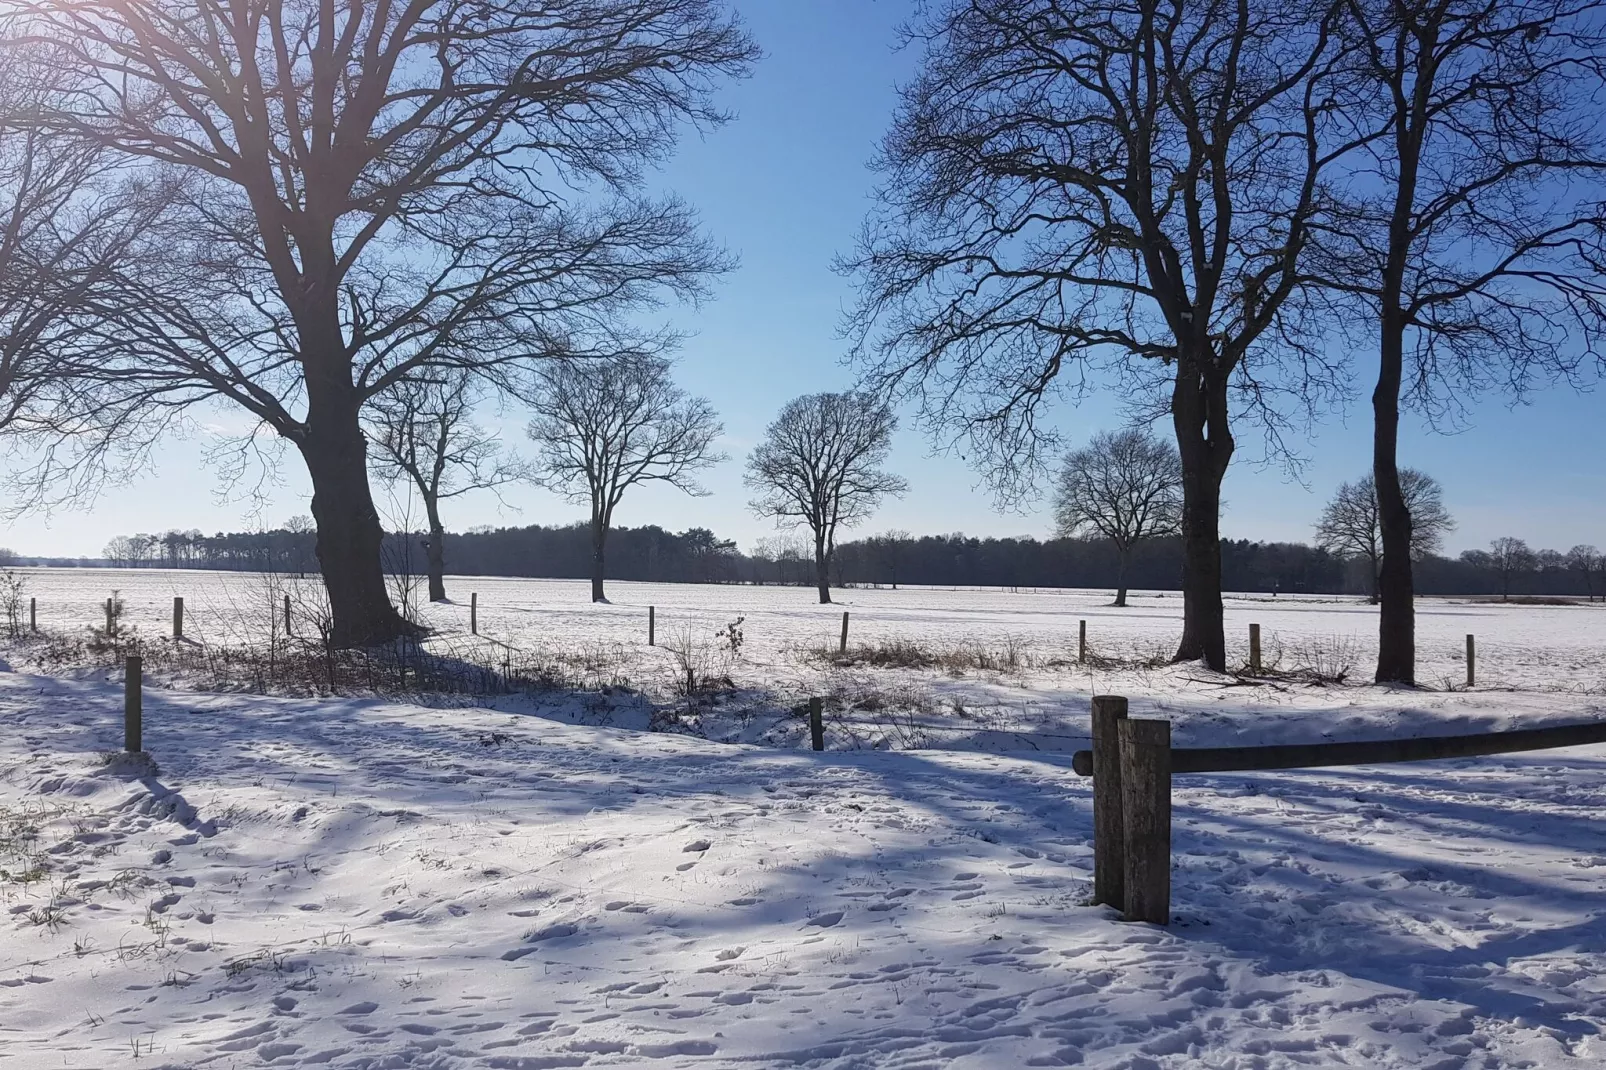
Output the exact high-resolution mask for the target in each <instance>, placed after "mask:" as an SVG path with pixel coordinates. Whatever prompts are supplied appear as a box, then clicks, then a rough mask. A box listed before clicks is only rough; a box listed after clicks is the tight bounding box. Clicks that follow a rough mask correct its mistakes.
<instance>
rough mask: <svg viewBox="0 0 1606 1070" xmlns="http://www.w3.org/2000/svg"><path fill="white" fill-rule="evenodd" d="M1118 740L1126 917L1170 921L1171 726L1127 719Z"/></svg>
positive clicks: (1159, 923) (1158, 722)
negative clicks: (1119, 747) (1124, 855)
mask: <svg viewBox="0 0 1606 1070" xmlns="http://www.w3.org/2000/svg"><path fill="white" fill-rule="evenodd" d="M1119 732H1120V736H1121V819H1122V824H1123V828H1124V831H1125V835H1124V837H1123V843H1122V847H1123V850H1124V851H1125V854H1126V859H1125V861H1126V872H1125V882H1124V883H1125V887H1124V888H1123V889H1122V890H1123V892H1124V893H1125V895H1126V904H1125V912H1124V917H1125V918H1126V920H1127V921H1147V922H1152V923H1154V924H1155V925H1165V924H1167V923H1168V922H1170V920H1171V722H1170V721H1160V720H1126V721H1122V722H1121V723H1120V727H1119Z"/></svg>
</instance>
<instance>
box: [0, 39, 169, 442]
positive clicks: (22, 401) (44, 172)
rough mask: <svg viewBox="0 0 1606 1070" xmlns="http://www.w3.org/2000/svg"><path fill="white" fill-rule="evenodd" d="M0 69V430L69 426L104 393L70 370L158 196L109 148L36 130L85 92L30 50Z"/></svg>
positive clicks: (15, 432)
mask: <svg viewBox="0 0 1606 1070" xmlns="http://www.w3.org/2000/svg"><path fill="white" fill-rule="evenodd" d="M6 58H7V60H8V62H6V63H5V64H4V65H0V431H3V432H5V433H6V434H8V435H12V436H23V435H28V434H29V433H37V432H41V431H46V432H48V431H52V430H54V431H58V432H67V433H70V432H71V431H72V430H73V429H74V427H75V421H76V420H77V419H79V418H82V416H83V415H84V414H86V413H88V412H92V411H94V410H95V409H96V408H97V407H98V405H99V403H100V401H101V399H100V397H99V396H98V395H97V394H96V392H95V391H94V388H93V384H90V383H84V382H80V381H78V380H77V379H76V378H75V377H74V376H72V375H71V374H70V370H71V368H72V367H73V365H74V363H75V358H76V357H78V356H80V355H82V354H83V353H84V352H86V351H90V350H93V349H94V348H95V347H96V346H97V344H98V341H99V336H100V334H101V333H102V332H101V326H102V325H103V324H104V323H105V322H106V319H107V317H109V316H112V315H115V313H116V311H117V309H118V308H119V307H120V306H121V304H122V303H123V302H124V301H125V299H126V295H125V294H124V293H123V291H122V288H121V286H120V285H119V281H120V278H121V276H122V274H123V272H124V271H125V270H126V269H127V268H128V267H129V266H130V265H132V264H134V263H137V262H138V261H139V259H140V257H141V253H142V251H143V250H142V248H141V237H142V235H143V233H144V232H145V230H146V229H147V227H149V226H150V225H151V223H152V222H153V221H154V219H156V218H157V217H159V216H160V214H161V212H162V210H163V209H164V207H165V205H166V202H165V199H164V194H165V192H166V191H164V190H163V189H162V188H161V187H160V186H154V187H153V186H145V185H142V184H141V183H140V182H138V181H136V176H132V175H130V174H127V173H125V172H124V171H122V170H120V169H119V168H118V167H117V166H116V160H115V159H113V158H111V154H109V153H108V152H107V151H106V150H105V149H103V148H102V147H101V146H99V145H97V144H95V143H94V142H92V141H88V140H85V139H82V138H72V137H62V136H59V135H55V134H52V133H51V132H49V131H47V130H44V129H41V128H40V126H39V122H38V120H39V117H40V116H41V115H42V114H45V113H47V112H49V111H50V110H52V109H54V108H56V107H59V106H60V105H61V103H62V101H63V99H65V98H66V97H68V96H69V95H70V94H72V93H73V92H75V91H76V90H78V89H79V88H81V85H82V79H81V78H79V77H77V76H76V75H73V74H72V73H71V72H62V71H56V70H53V69H51V67H50V66H49V65H48V64H46V63H45V62H43V59H44V57H42V56H41V54H40V52H39V50H38V49H17V50H15V51H13V52H12V53H11V54H9V55H8V56H7V57H6Z"/></svg>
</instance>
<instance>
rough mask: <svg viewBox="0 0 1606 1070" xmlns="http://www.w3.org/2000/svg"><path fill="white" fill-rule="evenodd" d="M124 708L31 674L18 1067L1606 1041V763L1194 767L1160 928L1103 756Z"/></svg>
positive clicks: (479, 718) (748, 1059)
mask: <svg viewBox="0 0 1606 1070" xmlns="http://www.w3.org/2000/svg"><path fill="white" fill-rule="evenodd" d="M1039 686H1041V685H1039ZM1060 701H1062V702H1063V704H1064V705H1065V707H1066V708H1067V709H1069V708H1071V707H1072V706H1073V705H1076V704H1077V703H1080V704H1081V708H1083V709H1084V710H1085V697H1081V698H1077V697H1076V696H1074V695H1072V694H1070V693H1066V694H1063V695H1061V696H1060ZM120 723H121V706H120V695H119V694H118V692H117V690H116V689H115V687H108V686H106V685H103V684H95V683H91V682H63V681H57V680H50V679H45V678H40V677H30V676H25V675H21V674H0V769H3V773H0V869H5V870H7V871H8V872H9V874H10V878H9V879H6V880H3V881H0V1067H9V1066H14V1067H19V1068H29V1070H32V1068H34V1067H41V1068H42V1067H74V1068H102V1067H109V1066H123V1065H127V1066H141V1067H203V1066H204V1067H214V1068H234V1067H239V1068H245V1067H258V1066H264V1065H267V1066H281V1067H301V1066H329V1067H335V1068H342V1070H356V1068H363V1070H379V1068H429V1070H467V1068H486V1070H491V1068H502V1070H536V1068H548V1067H593V1068H594V1067H620V1066H643V1067H656V1066H662V1067H685V1068H691V1067H698V1068H701V1067H712V1068H725V1067H787V1066H799V1067H820V1068H830V1070H850V1068H851V1070H868V1068H876V1070H880V1068H892V1070H914V1068H938V1067H952V1068H963V1070H980V1068H986V1070H996V1068H1004V1067H1017V1066H1064V1065H1087V1066H1096V1067H1123V1068H1130V1070H1153V1068H1160V1067H1165V1068H1173V1067H1213V1068H1251V1067H1254V1068H1261V1067H1265V1068H1272V1067H1296V1066H1355V1067H1385V1068H1391V1067H1401V1068H1404V1067H1413V1068H1415V1067H1427V1068H1434V1070H1451V1068H1456V1070H1460V1068H1467V1067H1487V1068H1496V1067H1525V1066H1534V1067H1573V1066H1577V1067H1586V1066H1598V1065H1601V1063H1602V1061H1603V1059H1606V1040H1603V1038H1602V1037H1601V1036H1600V1035H1599V1030H1600V1028H1601V1026H1602V1025H1603V1024H1606V980H1603V978H1606V921H1603V920H1602V919H1601V917H1600V915H1601V913H1602V911H1603V909H1606V908H1603V906H1602V904H1603V903H1606V828H1603V826H1602V825H1601V824H1600V821H1599V815H1600V813H1601V812H1602V809H1603V807H1606V780H1603V775H1602V774H1603V773H1606V748H1583V749H1578V750H1572V751H1562V752H1553V753H1545V754H1534V755H1520V756H1514V757H1512V758H1509V759H1480V760H1477V761H1464V762H1446V763H1432V764H1423V765H1412V766H1391V767H1383V768H1379V769H1350V770H1332V771H1317V772H1308V773H1279V774H1255V775H1240V776H1219V777H1211V778H1192V779H1189V780H1187V781H1181V780H1179V782H1178V789H1179V790H1178V791H1177V799H1176V804H1177V809H1176V830H1177V831H1176V844H1175V849H1176V856H1177V869H1176V875H1175V883H1176V890H1175V894H1174V897H1173V904H1174V908H1175V910H1176V911H1177V913H1178V914H1179V915H1180V918H1181V920H1180V922H1179V923H1178V924H1176V925H1174V926H1173V927H1172V928H1171V929H1170V930H1168V931H1161V930H1156V929H1153V928H1150V927H1145V926H1133V925H1125V924H1122V923H1120V922H1118V921H1116V920H1115V919H1114V918H1113V916H1112V915H1111V914H1110V912H1108V911H1106V910H1103V909H1099V908H1091V907H1087V906H1084V905H1082V904H1083V902H1084V901H1085V898H1086V896H1087V893H1088V882H1089V879H1090V869H1089V867H1090V851H1089V843H1088V837H1089V834H1090V833H1089V821H1088V806H1089V796H1088V792H1087V784H1086V782H1085V781H1082V780H1080V779H1079V778H1076V777H1074V776H1072V775H1071V774H1070V772H1069V768H1068V764H1069V763H1068V755H1062V756H1052V757H1048V758H1041V757H1039V758H1032V757H1028V756H1022V755H1019V754H1015V755H995V754H978V753H962V752H948V751H944V752H937V751H905V752H895V753H872V752H850V753H828V754H825V755H813V754H808V753H805V752H795V751H794V752H783V751H776V750H766V749H759V748H749V747H730V746H721V745H716V744H711V743H707V742H704V741H700V740H695V739H688V738H683V737H678V736H668V735H657V734H646V733H632V732H625V731H619V730H613V729H605V728H590V727H580V726H574V725H567V724H560V723H555V722H553V721H550V720H546V719H543V718H540V717H536V716H530V715H527V714H526V715H513V714H509V713H507V712H494V711H489V710H432V709H423V708H419V707H413V706H407V705H400V704H386V703H378V702H357V701H326V702H314V701H289V700H273V699H260V698H248V697H235V696H224V697H219V696H205V695H195V694H180V693H171V692H168V693H153V694H152V695H151V696H150V699H149V701H148V705H147V730H146V739H147V746H148V747H149V748H150V749H151V751H152V752H153V753H154V754H155V755H156V757H157V759H158V760H159V762H160V763H161V767H162V768H161V772H160V774H159V775H158V776H155V777H153V778H148V779H144V780H131V779H126V778H121V777H116V776H110V775H106V774H104V773H101V772H99V771H98V769H97V764H96V752H97V751H100V750H104V749H106V748H108V747H111V746H113V745H115V743H116V741H117V738H118V735H117V733H118V730H119V726H120ZM1279 723H1280V724H1281V725H1282V726H1283V727H1284V728H1285V729H1287V728H1288V725H1289V724H1291V721H1288V720H1284V721H1282V722H1279ZM1068 727H1071V728H1076V727H1079V726H1078V725H1075V724H1070V725H1068ZM1080 727H1085V721H1084V722H1083V724H1082V725H1081V726H1080ZM1244 729H1245V725H1244V723H1243V720H1242V719H1241V718H1226V719H1222V718H1220V717H1216V718H1212V717H1209V716H1203V715H1201V716H1198V717H1197V718H1196V719H1195V720H1194V721H1193V722H1192V725H1191V727H1190V728H1189V729H1188V731H1189V732H1190V733H1191V737H1190V738H1191V739H1192V740H1193V741H1194V742H1198V743H1201V744H1203V743H1208V742H1214V741H1221V742H1226V741H1238V740H1241V739H1242V738H1243V732H1244ZM1289 730H1291V729H1289ZM30 830H31V832H30ZM19 876H23V877H25V878H26V879H18V877H19Z"/></svg>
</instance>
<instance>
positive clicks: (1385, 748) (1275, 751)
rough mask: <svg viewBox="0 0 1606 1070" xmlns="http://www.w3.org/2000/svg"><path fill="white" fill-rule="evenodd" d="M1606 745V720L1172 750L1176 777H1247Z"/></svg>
mask: <svg viewBox="0 0 1606 1070" xmlns="http://www.w3.org/2000/svg"><path fill="white" fill-rule="evenodd" d="M1591 743H1606V721H1591V722H1588V723H1586V724H1565V725H1555V726H1553V727H1549V728H1520V729H1515V730H1512V731H1506V732H1478V733H1475V734H1473V735H1466V736H1427V737H1423V738H1418V739H1371V740H1360V741H1357V742H1353V743H1295V744H1290V745H1286V746H1274V747H1195V748H1179V749H1173V750H1172V751H1171V772H1172V775H1176V774H1179V773H1247V772H1252V771H1255V770H1263V769H1320V768H1324V767H1327V766H1334V765H1387V764H1390V763H1393V762H1426V761H1433V760H1435V759H1441V758H1472V757H1476V756H1478V755H1483V754H1510V753H1515V752H1518V751H1529V750H1551V749H1554V748H1557V747H1581V746H1586V745H1588V744H1591ZM1071 768H1072V769H1074V770H1075V771H1076V772H1077V773H1078V774H1079V775H1081V776H1091V775H1092V774H1093V752H1092V751H1085V750H1079V751H1077V752H1076V753H1075V754H1074V755H1073V756H1072V758H1071Z"/></svg>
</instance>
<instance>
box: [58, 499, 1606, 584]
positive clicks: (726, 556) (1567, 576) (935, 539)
mask: <svg viewBox="0 0 1606 1070" xmlns="http://www.w3.org/2000/svg"><path fill="white" fill-rule="evenodd" d="M591 536H592V532H591V525H590V523H589V522H587V521H581V522H578V523H574V524H569V525H562V526H542V525H531V526H525V527H499V528H478V529H474V530H471V531H467V532H462V533H456V532H449V533H447V535H446V540H445V547H446V555H447V557H448V558H449V559H450V560H451V561H452V562H453V566H454V571H456V572H458V573H460V574H462V575H483V576H528V577H540V578H552V579H589V578H590V577H591V575H592V567H593V563H594V560H593V557H592V541H591ZM429 538H430V536H429V534H428V533H427V532H413V533H411V534H402V533H393V534H389V535H387V536H386V554H385V559H386V567H387V569H388V570H391V571H397V572H399V571H407V570H416V571H419V572H421V573H422V572H423V571H424V570H425V568H426V567H427V566H426V564H425V555H423V554H422V553H416V552H414V551H416V550H418V549H420V548H421V544H422V543H425V542H427V541H428V540H429ZM610 545H611V550H610V553H609V557H608V576H609V578H612V579H619V580H633V581H644V582H658V583H743V584H784V585H794V586H800V587H812V586H815V584H816V583H817V579H818V576H817V571H816V564H817V562H816V561H815V558H814V547H813V540H812V538H809V537H807V536H801V535H777V536H774V537H772V538H767V539H761V540H759V542H758V543H757V544H756V545H755V546H754V547H753V549H752V551H751V552H750V553H746V554H744V553H741V552H740V551H739V550H738V549H737V547H736V544H735V543H734V542H733V541H731V540H728V539H720V538H719V537H717V536H716V535H715V534H714V533H713V532H711V531H709V530H707V529H706V528H691V529H688V530H686V531H683V532H680V533H678V534H677V533H674V532H668V531H665V530H663V529H662V528H659V527H656V526H652V525H649V526H646V527H639V528H629V527H621V528H617V529H615V530H614V532H613V535H612V538H611V540H610ZM1221 554H1222V575H1223V577H1224V578H1225V585H1226V589H1228V590H1232V591H1251V592H1263V593H1271V594H1279V593H1280V594H1295V593H1298V594H1354V595H1366V594H1368V593H1370V592H1371V591H1372V587H1373V578H1374V577H1375V568H1374V566H1373V565H1372V564H1371V562H1370V561H1368V560H1366V559H1365V558H1362V557H1357V556H1346V555H1340V554H1335V553H1333V552H1331V551H1329V550H1327V549H1324V548H1322V547H1320V546H1310V545H1305V544H1302V543H1263V542H1251V541H1249V540H1246V539H1239V540H1233V539H1229V540H1226V541H1224V542H1223V543H1222V545H1221ZM1122 556H1123V555H1122V553H1121V551H1120V548H1119V547H1118V546H1117V545H1116V544H1115V543H1114V542H1113V541H1112V540H1110V539H1105V538H1098V537H1095V538H1053V539H1043V540H1039V539H1034V538H1028V537H1021V538H977V537H973V536H966V535H963V534H952V535H924V536H912V535H910V534H909V533H908V532H902V531H889V532H886V533H883V534H878V535H872V536H868V537H865V538H861V539H854V540H851V541H847V542H843V543H842V544H841V545H840V546H838V547H837V548H836V552H835V554H834V555H833V557H832V559H831V564H830V569H831V575H830V582H831V583H833V584H835V585H837V586H850V585H851V586H867V585H875V586H881V587H893V588H896V587H898V586H900V585H917V586H938V587H950V586H957V587H1002V588H1025V587H1032V588H1093V589H1098V588H1105V587H1115V586H1117V584H1119V583H1120V582H1122V581H1123V579H1124V580H1125V581H1126V582H1128V583H1130V584H1131V585H1133V586H1136V587H1138V588H1140V589H1147V590H1159V591H1170V590H1174V589H1175V588H1176V586H1177V581H1178V579H1179V577H1180V576H1181V574H1182V562H1183V554H1182V544H1181V541H1180V540H1179V539H1178V538H1177V537H1175V536H1166V537H1158V538H1155V539H1152V540H1145V541H1143V542H1141V543H1140V544H1136V545H1134V546H1133V548H1132V549H1131V552H1130V553H1129V554H1127V555H1126V557H1127V560H1126V563H1125V564H1124V565H1123V563H1122V561H1121V558H1122ZM34 563H59V564H79V563H81V562H78V561H68V560H63V561H60V562H46V561H42V560H39V559H34ZM99 563H103V564H106V565H111V566H118V567H125V568H203V569H222V570H235V571H262V572H280V573H304V572H309V571H315V570H316V556H315V535H314V534H313V532H312V530H311V527H310V525H309V524H306V523H304V522H303V521H302V520H301V519H299V518H298V519H296V520H292V522H290V523H288V524H286V525H285V526H284V527H283V528H279V529H275V530H271V531H260V532H233V533H219V534H216V535H201V534H200V533H199V532H193V531H191V532H183V531H171V532H166V533H164V534H160V535H134V536H119V537H117V538H115V539H113V540H112V541H111V542H110V543H109V544H108V545H107V547H106V552H105V554H104V555H103V558H102V561H101V562H99ZM1418 571H1419V574H1420V576H1421V589H1422V591H1423V593H1426V594H1440V595H1483V594H1505V595H1508V596H1509V595H1567V596H1584V597H1591V598H1593V597H1603V598H1606V559H1603V557H1602V555H1601V554H1600V553H1598V552H1595V551H1594V550H1593V548H1591V547H1578V548H1575V549H1574V550H1573V551H1572V552H1571V553H1566V554H1563V553H1559V552H1556V551H1552V550H1539V551H1528V550H1527V548H1526V546H1525V545H1524V544H1522V543H1521V541H1520V540H1508V539H1499V540H1496V541H1495V549H1492V550H1489V551H1481V550H1472V551H1467V552H1465V553H1463V554H1461V555H1460V557H1459V558H1446V557H1442V556H1439V555H1438V554H1436V553H1428V554H1425V555H1424V556H1423V557H1422V558H1421V559H1420V560H1419V561H1418Z"/></svg>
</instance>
